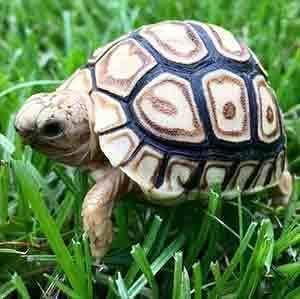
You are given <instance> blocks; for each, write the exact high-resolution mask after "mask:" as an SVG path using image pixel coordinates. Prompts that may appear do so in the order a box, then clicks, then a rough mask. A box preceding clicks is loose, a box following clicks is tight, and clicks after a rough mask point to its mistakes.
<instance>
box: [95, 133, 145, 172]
mask: <svg viewBox="0 0 300 299" xmlns="http://www.w3.org/2000/svg"><path fill="white" fill-rule="evenodd" d="M99 142H100V148H101V150H102V151H103V152H104V154H105V156H106V157H107V158H108V159H109V161H110V163H111V164H112V166H114V167H119V166H122V165H124V164H125V163H126V162H127V161H128V160H129V159H130V158H131V155H132V154H133V153H134V151H135V150H136V148H137V147H138V145H139V143H140V141H139V138H138V136H137V135H136V134H135V133H134V132H133V131H132V130H131V129H129V128H123V129H120V130H117V131H113V132H110V133H107V134H104V135H102V136H100V137H99Z"/></svg>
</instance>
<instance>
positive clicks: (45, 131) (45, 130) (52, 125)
mask: <svg viewBox="0 0 300 299" xmlns="http://www.w3.org/2000/svg"><path fill="white" fill-rule="evenodd" d="M63 130H64V129H63V126H62V124H61V123H59V122H58V121H51V122H48V123H46V124H45V125H44V126H43V127H42V130H41V133H42V135H43V136H45V137H48V138H54V137H58V136H60V135H61V134H62V133H63Z"/></svg>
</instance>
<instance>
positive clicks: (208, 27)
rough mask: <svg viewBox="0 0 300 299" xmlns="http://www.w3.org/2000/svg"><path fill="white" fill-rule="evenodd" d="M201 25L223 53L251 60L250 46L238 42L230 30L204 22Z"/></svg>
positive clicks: (238, 59) (235, 58)
mask: <svg viewBox="0 0 300 299" xmlns="http://www.w3.org/2000/svg"><path fill="white" fill-rule="evenodd" d="M201 26H202V27H203V29H204V30H205V31H206V32H207V33H208V35H209V36H210V38H211V39H212V41H213V43H214V45H215V47H216V49H217V50H218V52H219V53H220V54H221V55H223V56H226V57H228V58H231V59H234V60H237V61H242V62H244V61H247V60H249V58H250V53H249V51H248V48H247V47H246V45H244V44H243V43H240V42H238V40H237V39H236V38H235V37H234V35H233V34H232V33H231V32H230V31H228V30H226V29H224V28H222V27H220V26H216V25H212V24H202V25H201Z"/></svg>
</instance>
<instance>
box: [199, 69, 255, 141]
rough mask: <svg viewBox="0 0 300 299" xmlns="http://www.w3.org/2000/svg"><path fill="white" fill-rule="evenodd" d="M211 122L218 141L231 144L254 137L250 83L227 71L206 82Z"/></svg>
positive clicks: (204, 79) (214, 74)
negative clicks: (247, 85) (252, 132)
mask: <svg viewBox="0 0 300 299" xmlns="http://www.w3.org/2000/svg"><path fill="white" fill-rule="evenodd" d="M202 85H203V90H204V95H205V98H206V103H207V108H208V112H209V117H210V121H211V124H212V127H213V130H214V133H215V135H216V137H217V138H219V139H222V140H225V141H229V142H241V141H247V140H250V138H251V131H250V113H249V111H250V108H249V98H248V92H247V88H246V84H245V82H244V81H243V79H242V78H240V77H239V76H237V75H236V74H234V73H232V72H229V71H227V70H222V69H220V70H216V71H213V72H210V73H208V74H206V75H205V76H204V77H203V79H202Z"/></svg>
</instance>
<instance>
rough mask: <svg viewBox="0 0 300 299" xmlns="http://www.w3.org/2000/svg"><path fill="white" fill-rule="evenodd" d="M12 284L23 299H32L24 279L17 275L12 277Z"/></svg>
mask: <svg viewBox="0 0 300 299" xmlns="http://www.w3.org/2000/svg"><path fill="white" fill-rule="evenodd" d="M11 281H12V283H13V284H14V285H15V287H16V290H17V291H18V293H19V294H20V295H21V298H22V299H30V295H29V293H28V290H27V288H26V286H25V284H24V282H23V279H22V278H21V277H20V276H19V275H18V274H17V273H15V274H14V275H13V277H12V280H11Z"/></svg>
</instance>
